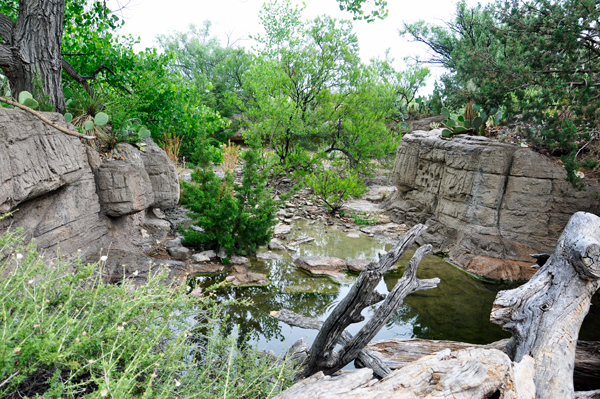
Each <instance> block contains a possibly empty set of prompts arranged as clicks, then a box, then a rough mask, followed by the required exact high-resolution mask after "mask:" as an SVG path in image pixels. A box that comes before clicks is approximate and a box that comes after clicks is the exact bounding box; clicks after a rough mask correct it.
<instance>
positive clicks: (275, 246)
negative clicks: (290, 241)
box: [269, 238, 285, 251]
mask: <svg viewBox="0 0 600 399" xmlns="http://www.w3.org/2000/svg"><path fill="white" fill-rule="evenodd" d="M269 249H270V250H271V251H284V250H285V247H284V246H283V244H281V242H279V240H278V239H277V238H273V239H272V240H271V242H269Z"/></svg>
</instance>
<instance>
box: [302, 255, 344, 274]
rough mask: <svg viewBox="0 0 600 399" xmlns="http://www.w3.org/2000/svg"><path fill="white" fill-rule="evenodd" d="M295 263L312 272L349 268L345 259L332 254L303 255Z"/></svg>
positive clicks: (338, 270) (336, 270) (337, 270)
mask: <svg viewBox="0 0 600 399" xmlns="http://www.w3.org/2000/svg"><path fill="white" fill-rule="evenodd" d="M294 265H296V266H297V267H299V268H301V269H304V270H307V271H309V272H311V273H312V274H323V273H322V272H324V271H330V272H331V271H333V272H340V271H344V270H347V269H348V266H347V265H346V262H345V261H344V260H342V259H340V258H334V257H331V256H301V257H299V258H296V259H294Z"/></svg>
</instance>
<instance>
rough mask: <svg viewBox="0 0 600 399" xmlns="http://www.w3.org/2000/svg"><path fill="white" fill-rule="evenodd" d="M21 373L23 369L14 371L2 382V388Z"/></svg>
mask: <svg viewBox="0 0 600 399" xmlns="http://www.w3.org/2000/svg"><path fill="white" fill-rule="evenodd" d="M20 373H21V370H17V371H15V372H14V373H12V374H11V375H9V376H8V378H7V379H5V380H4V381H2V383H0V388H2V387H3V386H4V385H6V384H8V383H9V382H10V380H12V379H13V378H15V377H16V376H17V375H19V374H20Z"/></svg>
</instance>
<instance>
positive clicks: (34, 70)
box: [0, 0, 65, 110]
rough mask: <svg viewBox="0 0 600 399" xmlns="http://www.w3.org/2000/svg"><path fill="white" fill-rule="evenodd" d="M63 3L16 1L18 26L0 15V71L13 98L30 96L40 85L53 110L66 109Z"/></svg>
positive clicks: (34, 0) (55, 1)
mask: <svg viewBox="0 0 600 399" xmlns="http://www.w3.org/2000/svg"><path fill="white" fill-rule="evenodd" d="M64 9H65V0H19V16H18V19H17V22H13V21H11V20H10V19H9V18H7V17H6V16H4V15H1V14H0V37H2V39H3V43H2V44H0V69H1V70H2V71H3V73H4V74H5V75H6V76H7V77H8V79H9V83H10V86H11V91H12V95H13V97H15V98H16V97H17V96H18V95H19V93H20V92H21V91H29V92H31V93H33V92H34V91H35V90H34V86H36V85H37V82H39V86H41V89H42V91H43V93H44V94H45V95H46V96H48V97H49V102H50V104H52V105H54V106H55V107H56V109H58V110H63V109H64V108H65V99H64V96H63V87H62V80H61V71H62V57H61V52H60V46H61V41H62V34H63V20H64Z"/></svg>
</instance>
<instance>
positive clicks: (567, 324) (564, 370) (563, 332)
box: [490, 212, 600, 399]
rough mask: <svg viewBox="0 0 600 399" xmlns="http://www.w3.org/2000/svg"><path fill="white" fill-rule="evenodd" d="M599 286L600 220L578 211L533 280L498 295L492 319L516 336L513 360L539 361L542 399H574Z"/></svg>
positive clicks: (511, 349) (538, 384)
mask: <svg viewBox="0 0 600 399" xmlns="http://www.w3.org/2000/svg"><path fill="white" fill-rule="evenodd" d="M598 287H600V218H599V217H597V216H595V215H593V214H590V213H585V212H578V213H576V214H574V215H573V216H572V217H571V220H570V221H569V223H568V224H567V226H566V227H565V229H564V231H563V233H562V235H561V236H560V238H559V240H558V243H557V244H556V247H555V248H554V252H553V253H552V255H551V256H550V259H548V261H547V262H546V263H545V264H544V266H542V267H541V268H540V270H539V271H538V272H537V273H536V274H535V275H534V276H533V278H532V279H531V280H530V281H529V282H528V283H527V284H525V285H523V286H521V287H519V288H516V289H513V290H509V291H500V292H499V293H498V296H497V297H496V300H495V301H494V307H493V309H492V314H491V317H490V318H491V321H492V322H494V323H496V324H499V325H501V326H502V328H503V329H504V330H506V331H509V332H511V333H512V334H513V336H512V338H511V339H510V341H509V342H508V344H507V346H506V352H507V354H508V355H509V356H510V358H511V359H512V360H514V361H516V362H520V361H521V359H522V358H523V357H524V356H526V355H529V356H531V357H533V359H534V360H535V374H534V378H535V385H536V398H540V399H542V398H574V388H573V367H574V359H575V346H576V343H577V336H578V334H579V328H580V327H581V323H582V322H583V319H584V317H585V316H586V315H587V313H588V311H589V308H590V301H591V298H592V295H593V294H594V293H595V292H596V291H597V290H598Z"/></svg>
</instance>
